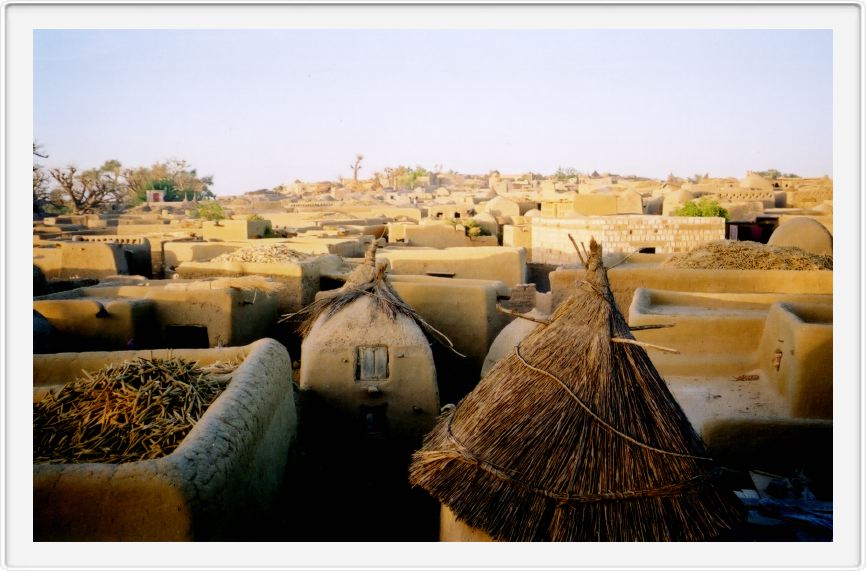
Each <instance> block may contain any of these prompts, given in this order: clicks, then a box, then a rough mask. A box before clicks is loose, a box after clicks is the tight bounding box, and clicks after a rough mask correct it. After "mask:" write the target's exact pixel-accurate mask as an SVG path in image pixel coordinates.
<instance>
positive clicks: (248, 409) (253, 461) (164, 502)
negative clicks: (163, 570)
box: [33, 339, 297, 541]
mask: <svg viewBox="0 0 866 571" xmlns="http://www.w3.org/2000/svg"><path fill="white" fill-rule="evenodd" d="M166 353H167V352H166ZM166 353H160V352H151V351H139V352H132V351H122V352H114V353H97V354H94V353H65V354H59V355H51V356H45V357H42V356H34V359H33V363H34V366H33V369H34V380H35V384H36V386H41V385H52V384H60V383H63V382H67V381H69V380H71V379H74V378H75V377H77V376H78V375H79V374H80V371H81V369H82V368H85V369H96V368H99V367H102V366H104V365H106V364H108V363H117V362H121V361H124V360H128V359H135V358H138V357H144V358H150V357H151V356H153V357H162V358H165V357H167V356H168V355H167V354H166ZM171 356H174V357H183V358H186V359H189V360H196V361H199V362H200V363H202V364H204V363H207V362H212V361H214V360H230V359H232V358H236V357H242V358H243V359H244V360H243V363H242V364H241V365H240V366H239V367H238V368H237V369H236V370H235V372H234V374H233V377H232V381H231V383H229V385H228V387H227V388H226V390H225V391H224V392H223V393H222V394H221V395H220V396H219V397H218V398H217V400H216V401H214V403H213V404H211V405H210V407H208V410H207V411H206V412H205V414H204V415H203V417H202V418H201V419H200V420H199V421H198V423H196V425H195V426H194V427H193V429H192V430H191V431H190V433H189V434H188V435H187V437H186V438H185V439H184V440H183V442H182V443H181V445H180V446H179V447H178V448H177V449H175V451H174V452H172V453H171V454H169V455H167V456H164V457H162V458H158V459H153V460H143V461H139V462H128V463H123V464H34V466H33V534H34V540H36V541H192V540H220V539H223V540H229V539H232V538H235V537H237V536H238V535H242V534H243V533H244V531H245V530H246V528H247V527H249V526H251V525H255V524H256V522H257V519H258V518H260V517H261V514H263V513H264V512H265V511H266V510H267V509H268V508H269V506H270V504H271V503H272V502H274V501H276V500H277V497H278V494H279V493H280V489H281V485H282V482H283V476H284V472H285V470H286V464H287V458H288V456H289V450H290V449H291V447H292V446H293V443H294V441H295V438H296V431H297V414H296V411H295V405H294V391H293V387H292V382H291V375H290V372H291V359H290V357H289V354H288V352H287V351H286V349H285V347H283V346H282V345H280V344H279V343H277V342H276V341H274V340H272V339H262V340H260V341H258V342H256V343H253V344H251V345H248V346H246V347H243V348H238V349H211V350H205V351H194V350H183V351H178V350H174V351H172V352H171Z"/></svg>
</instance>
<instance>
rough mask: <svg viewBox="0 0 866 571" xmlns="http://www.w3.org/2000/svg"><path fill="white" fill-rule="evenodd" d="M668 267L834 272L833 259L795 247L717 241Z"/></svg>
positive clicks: (673, 259)
mask: <svg viewBox="0 0 866 571" xmlns="http://www.w3.org/2000/svg"><path fill="white" fill-rule="evenodd" d="M664 265H665V266H670V267H674V268H690V269H702V270H830V271H832V270H833V256H826V255H819V254H811V253H809V252H807V251H805V250H802V249H800V248H797V247H796V246H770V245H767V244H760V243H758V242H747V241H737V240H716V241H713V242H707V243H706V244H703V245H702V246H698V247H697V248H694V249H693V250H691V251H689V252H686V253H685V254H677V255H675V256H672V257H670V258H669V259H668V260H667V261H665V263H664Z"/></svg>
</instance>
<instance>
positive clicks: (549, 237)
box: [529, 215, 725, 264]
mask: <svg viewBox="0 0 866 571" xmlns="http://www.w3.org/2000/svg"><path fill="white" fill-rule="evenodd" d="M530 224H531V225H532V237H531V239H532V257H531V259H530V260H529V261H530V262H533V263H541V264H573V263H575V262H576V261H577V259H578V258H577V254H576V253H575V251H574V246H572V244H571V241H570V240H569V238H568V234H571V235H572V236H573V237H574V239H575V241H576V242H577V243H578V244H580V243H581V242H584V243H586V244H589V241H590V239H591V238H595V240H596V241H598V242H599V243H601V244H602V246H603V247H604V251H605V252H628V253H631V252H634V251H637V250H639V249H641V248H655V251H656V253H676V252H687V251H689V250H691V249H693V248H695V247H697V246H700V245H701V244H704V243H706V242H710V241H713V240H723V239H724V238H725V220H724V218H692V217H685V216H642V215H634V216H632V215H622V216H582V217H573V218H547V217H534V218H531V219H530Z"/></svg>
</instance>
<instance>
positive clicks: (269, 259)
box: [211, 244, 316, 264]
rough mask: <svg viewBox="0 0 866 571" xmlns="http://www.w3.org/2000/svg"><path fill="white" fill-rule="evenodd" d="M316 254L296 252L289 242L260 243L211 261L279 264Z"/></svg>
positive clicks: (299, 260) (301, 259)
mask: <svg viewBox="0 0 866 571" xmlns="http://www.w3.org/2000/svg"><path fill="white" fill-rule="evenodd" d="M315 257H316V256H314V255H312V254H307V253H305V252H298V251H297V250H293V249H292V248H291V244H262V245H253V246H247V247H245V248H240V249H238V250H235V251H234V252H226V253H225V254H220V255H219V256H217V257H216V258H213V259H211V262H256V263H261V264H279V263H286V262H303V261H305V260H311V259H313V258H315Z"/></svg>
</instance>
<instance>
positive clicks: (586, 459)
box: [410, 240, 741, 541]
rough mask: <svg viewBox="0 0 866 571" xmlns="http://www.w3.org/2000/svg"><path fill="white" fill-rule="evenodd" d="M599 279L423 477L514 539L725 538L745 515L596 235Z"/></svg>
mask: <svg viewBox="0 0 866 571" xmlns="http://www.w3.org/2000/svg"><path fill="white" fill-rule="evenodd" d="M590 250H591V253H590V256H589V260H588V261H587V262H586V268H587V271H586V280H585V281H584V282H581V283H580V287H579V288H578V290H577V292H576V293H575V294H573V295H572V296H571V297H570V298H569V299H568V300H566V301H565V302H563V303H562V304H561V305H560V306H559V308H558V309H557V310H556V312H555V313H554V314H553V315H552V317H551V320H550V322H549V323H548V324H547V325H545V326H543V327H539V328H537V329H536V330H535V331H534V332H532V333H531V334H530V335H528V336H527V337H526V338H525V339H524V340H523V341H522V342H521V343H520V344H519V345H518V346H517V347H516V348H515V349H514V350H512V351H511V352H510V353H509V355H508V356H507V357H505V358H504V359H502V360H501V361H499V363H497V365H495V366H494V367H493V368H492V369H491V370H490V372H489V373H488V374H487V376H486V377H484V379H482V381H481V382H480V383H479V385H478V386H477V387H476V388H475V390H473V391H472V392H471V393H470V394H469V395H467V396H466V397H465V398H464V399H463V401H461V402H460V404H459V405H458V406H457V407H456V409H454V410H453V411H451V412H450V413H449V412H447V413H445V414H444V415H443V416H442V417H440V420H439V422H438V424H437V426H436V427H435V428H434V430H433V431H432V432H431V433H430V434H428V436H427V438H426V439H425V442H424V446H423V447H422V449H421V450H419V451H418V452H416V453H415V455H414V458H413V463H412V466H411V468H410V481H411V483H412V484H413V485H416V486H420V487H422V488H424V489H425V490H427V491H428V492H429V493H430V494H432V495H433V496H434V497H435V498H437V499H438V500H439V501H440V502H442V503H443V504H445V505H447V506H448V507H449V508H450V509H451V510H452V511H453V512H454V513H455V515H456V516H457V518H458V519H460V520H462V521H464V522H465V523H467V524H468V525H470V526H473V527H475V528H478V529H481V530H483V531H485V532H487V533H488V534H489V535H490V536H492V537H493V538H494V539H497V540H503V541H539V540H541V541H548V540H549V541H677V540H702V539H706V538H712V537H714V536H717V535H719V534H720V533H721V532H723V531H725V530H727V529H729V528H732V527H733V526H734V525H735V524H736V523H737V522H738V521H740V518H741V512H740V506H739V502H738V500H737V499H736V497H735V496H734V495H733V493H732V492H730V491H728V490H724V489H722V488H721V487H720V486H719V485H718V481H717V480H716V479H715V478H714V469H713V464H712V460H711V459H709V458H708V457H707V453H706V450H705V449H704V446H703V443H702V442H701V440H700V438H699V437H698V436H697V435H696V434H695V432H694V430H693V429H692V427H691V425H690V423H689V421H688V419H687V418H686V416H685V414H684V413H683V411H682V409H681V408H680V407H679V405H678V404H677V402H676V400H675V399H674V397H673V396H672V395H671V393H670V391H669V390H668V388H667V386H666V385H665V382H664V380H663V379H662V378H661V376H660V375H659V373H658V372H657V371H656V369H655V367H654V366H653V364H652V362H651V361H650V359H649V357H648V356H647V354H646V351H645V350H644V349H643V347H641V346H639V345H637V344H634V343H635V342H634V337H633V336H632V335H631V333H630V330H629V327H628V324H627V323H626V321H625V319H624V318H623V316H622V314H621V313H620V312H619V310H618V309H617V306H616V303H615V302H614V299H613V295H612V294H611V292H610V288H609V285H608V281H607V275H606V271H605V269H604V267H603V265H602V263H601V259H602V253H601V247H600V246H599V245H598V244H596V243H595V241H594V240H593V241H592V242H591V244H590Z"/></svg>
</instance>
